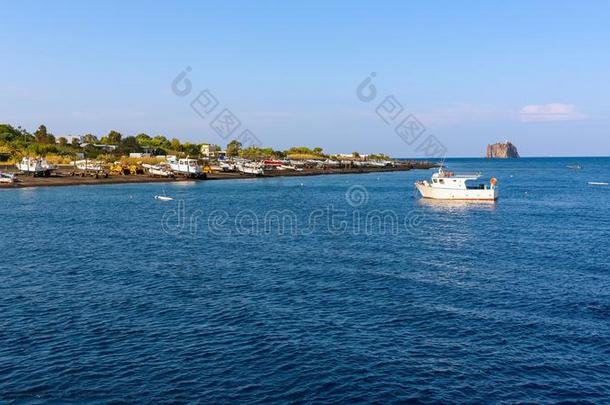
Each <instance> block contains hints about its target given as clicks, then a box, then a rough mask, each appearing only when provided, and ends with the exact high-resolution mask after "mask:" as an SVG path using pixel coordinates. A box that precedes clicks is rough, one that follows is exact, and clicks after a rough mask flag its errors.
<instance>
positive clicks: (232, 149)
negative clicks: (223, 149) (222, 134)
mask: <svg viewBox="0 0 610 405" xmlns="http://www.w3.org/2000/svg"><path fill="white" fill-rule="evenodd" d="M240 150H241V142H239V141H237V140H233V141H231V142H229V144H228V145H227V156H228V157H235V156H239V151H240Z"/></svg>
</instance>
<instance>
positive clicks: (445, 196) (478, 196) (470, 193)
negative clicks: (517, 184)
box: [415, 182, 498, 201]
mask: <svg viewBox="0 0 610 405" xmlns="http://www.w3.org/2000/svg"><path fill="white" fill-rule="evenodd" d="M415 187H416V188H417V190H418V191H419V193H420V194H421V196H422V197H423V198H430V199H433V200H473V201H495V200H497V199H498V189H497V188H495V187H494V188H487V189H466V190H461V189H452V188H439V187H430V185H428V184H426V183H424V182H417V183H415Z"/></svg>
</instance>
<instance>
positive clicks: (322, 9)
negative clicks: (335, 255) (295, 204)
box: [0, 1, 610, 156]
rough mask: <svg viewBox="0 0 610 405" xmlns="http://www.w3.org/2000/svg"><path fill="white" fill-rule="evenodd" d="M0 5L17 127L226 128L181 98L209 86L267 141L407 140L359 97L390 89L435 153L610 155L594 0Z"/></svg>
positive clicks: (7, 118) (4, 90)
mask: <svg viewBox="0 0 610 405" xmlns="http://www.w3.org/2000/svg"><path fill="white" fill-rule="evenodd" d="M0 16H1V21H2V26H1V28H0V49H1V50H2V54H3V55H4V58H3V63H2V66H1V67H0V72H1V73H2V74H1V75H0V94H1V97H0V122H2V121H3V122H7V123H12V124H14V125H21V126H23V127H25V128H28V129H32V130H33V129H35V127H37V126H38V125H39V124H41V123H44V124H46V125H47V127H48V128H49V130H50V131H51V132H52V133H54V134H55V135H62V134H82V133H85V132H93V133H94V134H96V135H104V134H106V133H107V132H108V131H109V130H111V129H116V130H118V131H120V132H122V133H123V134H125V135H134V134H136V133H139V132H146V133H149V134H151V135H155V134H163V135H165V136H167V137H178V138H180V139H182V140H190V141H195V142H204V141H209V142H213V143H221V144H226V141H223V140H222V139H221V138H220V137H219V136H218V135H217V134H216V133H215V132H214V131H212V130H211V128H210V127H209V121H205V120H202V119H201V118H200V117H199V116H198V115H197V114H195V113H194V112H193V111H192V110H191V108H190V106H189V101H190V98H193V97H194V96H195V95H196V93H198V92H199V91H200V90H204V89H210V90H211V92H212V93H213V94H214V95H215V96H216V98H217V99H218V101H219V102H220V107H219V108H221V107H222V108H229V109H230V110H231V111H233V113H234V114H235V115H236V116H237V117H238V118H239V119H240V121H241V122H242V127H241V128H242V129H244V128H248V129H250V130H251V131H252V132H253V133H255V134H256V136H258V138H260V140H261V141H262V143H263V144H265V145H269V146H273V147H275V148H285V147H288V146H292V145H306V146H312V147H313V146H321V147H323V148H324V149H325V150H327V151H331V152H352V151H354V150H358V151H361V152H376V151H379V152H387V153H390V154H392V155H394V156H415V155H417V154H418V153H416V152H415V150H414V149H415V147H414V146H413V145H411V146H409V145H407V144H405V143H404V142H403V141H402V140H401V139H400V138H399V137H398V136H397V135H396V134H395V133H394V132H393V129H392V127H391V126H389V125H386V124H385V123H384V122H383V120H381V118H379V117H378V116H377V115H376V114H375V107H376V105H377V104H378V101H381V100H382V99H383V97H385V96H386V95H394V96H395V97H396V100H398V101H399V102H400V103H401V104H403V105H404V113H405V114H406V113H413V114H414V115H415V116H416V117H418V119H419V120H420V121H421V122H422V123H423V124H424V125H425V126H426V128H427V132H426V134H434V135H436V137H437V138H438V139H439V140H441V141H442V142H443V143H444V144H445V146H446V147H447V150H448V155H450V156H481V155H482V154H483V153H484V148H485V145H486V144H487V143H489V142H494V141H501V140H505V139H510V140H512V141H513V142H514V143H515V144H516V145H517V146H518V148H519V150H520V152H521V153H522V154H523V155H530V156H541V155H544V156H548V155H555V156H558V155H610V96H609V95H610V78H609V74H610V52H609V51H610V49H609V48H610V23H609V22H610V2H607V1H599V2H594V1H591V2H588V1H587V2H576V1H572V2H562V1H538V2H536V1H531V2H530V1H527V2H526V1H523V2H519V1H511V2H482V1H481V2H475V1H470V2H452V1H446V2H440V1H439V2H423V1H420V2H406V1H396V2H383V1H370V2H354V1H345V2H339V1H336V2H333V1H319V2H318V1H307V2H301V3H300V4H297V3H296V2H280V1H277V2H267V1H265V2H255V1H243V2H242V1H218V2H195V1H193V2H179V3H178V2H176V3H173V2H172V3H170V2H135V1H134V2H108V1H104V2H101V1H100V2H98V3H97V4H96V5H95V4H93V3H92V2H76V1H75V2H63V1H55V2H47V1H40V2H29V1H19V2H4V3H3V4H2V7H0ZM187 66H189V67H191V68H192V71H191V73H190V74H189V79H190V80H191V82H192V86H193V93H192V94H191V95H189V96H186V97H182V98H181V97H178V96H176V95H175V94H173V92H172V91H171V82H172V80H173V79H174V78H175V77H176V76H177V75H178V73H179V72H181V71H182V70H183V69H185V68H186V67H187ZM371 72H375V73H376V74H377V77H376V78H375V81H374V84H375V86H376V88H377V90H378V94H379V95H378V98H377V99H376V100H374V101H373V102H370V103H364V102H362V101H360V100H359V99H358V98H357V97H356V87H357V86H358V84H359V83H360V82H361V81H362V80H363V79H364V78H366V77H367V76H368V75H369V74H370V73H371Z"/></svg>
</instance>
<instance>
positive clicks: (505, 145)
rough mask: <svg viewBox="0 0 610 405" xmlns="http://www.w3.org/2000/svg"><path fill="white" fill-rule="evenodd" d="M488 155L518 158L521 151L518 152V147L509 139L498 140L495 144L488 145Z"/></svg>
mask: <svg viewBox="0 0 610 405" xmlns="http://www.w3.org/2000/svg"><path fill="white" fill-rule="evenodd" d="M487 157H488V158H503V159H506V158H518V157H519V152H517V147H516V146H515V145H513V144H512V143H510V142H509V141H506V142H498V143H494V144H493V145H487Z"/></svg>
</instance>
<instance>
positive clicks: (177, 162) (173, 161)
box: [167, 156, 203, 178]
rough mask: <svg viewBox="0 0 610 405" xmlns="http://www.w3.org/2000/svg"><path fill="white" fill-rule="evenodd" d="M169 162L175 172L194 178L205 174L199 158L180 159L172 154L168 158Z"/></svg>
mask: <svg viewBox="0 0 610 405" xmlns="http://www.w3.org/2000/svg"><path fill="white" fill-rule="evenodd" d="M167 163H168V164H169V168H170V169H171V170H172V172H174V173H175V174H179V175H181V176H186V177H192V178H196V177H201V176H202V175H203V171H202V170H201V166H200V165H199V162H198V161H197V159H190V158H188V157H186V158H183V159H178V158H176V157H173V156H172V157H169V158H168V159H167Z"/></svg>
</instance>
